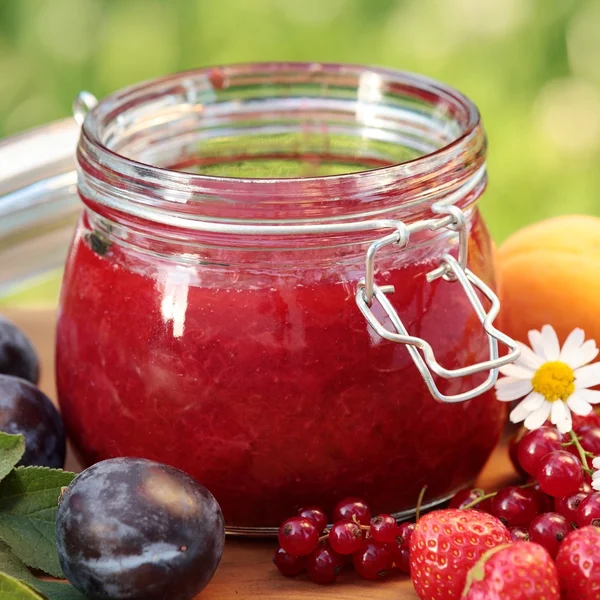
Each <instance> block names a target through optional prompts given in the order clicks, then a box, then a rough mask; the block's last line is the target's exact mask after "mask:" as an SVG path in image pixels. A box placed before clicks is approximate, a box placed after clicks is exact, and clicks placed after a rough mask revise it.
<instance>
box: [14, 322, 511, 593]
mask: <svg viewBox="0 0 600 600" xmlns="http://www.w3.org/2000/svg"><path fill="white" fill-rule="evenodd" d="M4 313H5V314H6V315H7V316H8V317H9V318H11V319H13V320H14V321H15V322H16V323H18V324H19V326H21V327H22V328H23V330H24V331H25V332H26V333H27V334H28V335H29V336H30V338H31V339H32V341H33V342H34V344H35V345H36V348H37V349H38V352H39V354H40V356H41V358H42V369H43V370H42V379H41V382H40V387H41V388H42V389H43V390H44V391H45V392H46V393H47V394H48V395H49V396H50V397H51V398H52V399H55V389H54V315H53V313H52V311H49V310H36V311H4ZM66 468H68V469H73V470H75V469H77V465H76V463H75V461H74V460H73V459H72V456H71V457H70V458H69V459H68V460H67V467H66ZM513 476H514V472H513V470H512V467H511V466H510V463H509V460H508V455H507V451H506V447H505V446H500V447H499V448H498V449H497V450H496V452H495V453H494V454H493V456H492V457H491V459H490V461H489V462H488V464H487V466H486V468H485V470H484V472H483V473H482V475H481V478H480V482H479V483H480V485H481V487H483V488H484V489H486V490H487V489H493V488H497V487H499V486H501V485H505V484H506V483H507V482H508V481H510V480H511V479H512V478H513ZM274 547H275V543H274V541H273V540H267V541H254V540H239V539H228V540H227V544H226V547H225V554H224V556H223V560H222V562H221V565H220V566H219V569H218V571H217V573H216V575H215V577H214V579H213V580H212V581H211V582H210V584H209V585H208V587H207V588H206V589H205V590H204V591H203V592H202V594H201V595H200V598H201V599H202V600H234V599H235V600H247V599H258V598H260V599H261V600H308V599H311V600H314V599H317V598H319V599H320V598H328V599H331V600H418V597H417V595H416V593H415V591H414V589H413V587H412V584H411V582H410V579H409V578H408V577H405V576H401V575H396V576H394V577H392V578H390V579H388V580H386V581H382V582H370V581H365V580H362V579H360V578H359V577H358V576H357V575H356V574H355V573H350V572H349V573H345V574H344V575H343V576H342V577H340V579H339V581H338V582H336V584H334V585H332V586H319V585H317V584H314V583H312V582H310V581H309V580H308V578H307V577H305V576H300V577H297V578H295V579H287V578H285V577H282V576H281V575H279V573H278V572H277V571H276V569H275V567H274V566H273V564H272V563H271V558H272V555H273V550H274Z"/></svg>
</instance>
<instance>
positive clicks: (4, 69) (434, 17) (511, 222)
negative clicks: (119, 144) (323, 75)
mask: <svg viewBox="0 0 600 600" xmlns="http://www.w3.org/2000/svg"><path fill="white" fill-rule="evenodd" d="M599 30H600V5H598V3H597V2H594V1H593V0H560V1H556V2H549V1H548V0H485V1H484V2H482V1H481V0H327V2H323V0H303V1H301V2H299V1H298V0H222V1H221V2H211V1H208V0H171V1H170V2H164V1H162V0H127V2H117V1H114V0H53V1H52V2H48V1H47V0H2V1H0V137H2V136H5V135H8V134H11V133H15V132H17V131H20V130H23V129H25V128H28V127H31V126H34V125H37V124H40V123H43V122H47V121H49V120H52V119H56V118H59V117H64V116H67V115H68V114H70V107H71V102H72V100H73V98H74V97H75V95H76V94H77V92H79V91H80V90H81V89H88V90H90V91H92V92H93V93H95V94H96V95H97V96H98V97H102V96H104V95H106V94H107V93H109V92H111V91H113V90H115V89H117V88H120V87H122V86H124V85H127V84H130V83H133V82H136V81H140V80H142V79H146V78H149V77H154V76H157V75H161V74H164V73H168V72H172V71H176V70H180V69H186V68H191V67H196V66H204V65H211V64H223V63H235V62H244V61H252V60H270V59H274V60H304V61H315V60H321V61H332V62H339V61H344V62H358V63H363V64H380V65H387V66H390V67H395V68H401V69H406V70H411V71H417V72H421V73H424V74H426V75H429V76H431V77H434V78H437V79H440V80H442V81H445V82H447V83H449V84H451V85H453V86H455V87H457V88H458V89H460V90H461V91H463V92H465V93H466V94H467V95H469V96H470V97H471V98H473V100H474V101H475V102H476V103H477V105H478V106H479V108H480V110H481V113H482V116H483V119H484V123H485V125H486V128H487V132H488V137H489V142H490V153H489V172H490V187H489V190H488V192H487V193H486V196H485V199H484V202H483V204H482V207H483V210H484V213H485V215H486V216H487V219H488V222H489V224H490V228H491V230H492V233H493V234H494V236H495V237H496V239H497V240H498V241H500V240H502V239H503V238H504V237H505V236H506V235H508V234H509V233H510V232H511V231H514V230H515V229H517V228H518V227H520V226H522V225H524V224H526V223H529V222H532V221H535V220H538V219H541V218H544V217H549V216H553V215H557V214H561V213H567V212H569V213H572V212H589V213H594V214H598V215H600V202H598V201H597V199H596V195H597V193H598V190H599V189H600V169H598V168H596V167H597V164H598V161H599V159H600V66H599V65H600V36H598V34H597V32H598V31H599Z"/></svg>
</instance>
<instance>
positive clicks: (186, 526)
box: [56, 458, 225, 600]
mask: <svg viewBox="0 0 600 600" xmlns="http://www.w3.org/2000/svg"><path fill="white" fill-rule="evenodd" d="M56 533H57V547H58V556H59V559H60V564H61V566H62V568H63V571H64V573H65V575H66V577H67V579H68V580H69V581H70V582H71V583H72V584H73V586H75V587H76V588H77V589H78V590H79V591H80V592H82V593H83V594H84V595H85V596H86V597H87V598H88V599H89V600H107V599H109V598H110V599H111V600H125V599H127V600H164V599H166V598H168V599H169V600H190V599H191V598H194V596H195V595H196V594H197V593H198V592H200V590H202V589H203V588H204V586H205V585H206V584H207V583H208V581H209V580H210V579H211V578H212V576H213V574H214V572H215V570H216V569H217V566H218V565H219V562H220V560H221V556H222V553H223V546H224V541H225V530H224V525H223V515H222V513H221V508H220V507H219V505H218V503H217V501H216V500H215V499H214V497H213V495H212V494H211V493H210V492H209V491H208V490H207V489H206V488H204V487H203V486H202V485H200V484H199V483H198V482H196V481H195V480H194V479H192V478H191V477H190V476H189V475H186V474H185V473H184V472H183V471H180V470H178V469H175V468H173V467H169V466H166V465H162V464H160V463H156V462H153V461H149V460H144V459H140V458H114V459H109V460H105V461H102V462H100V463H97V464H96V465H94V466H92V467H90V468H89V469H86V470H85V471H83V473H81V474H80V475H78V476H77V477H76V478H75V479H74V480H73V482H72V483H71V484H70V485H69V487H68V488H67V490H66V491H65V493H64V495H63V496H62V499H61V501H60V505H59V508H58V514H57V519H56Z"/></svg>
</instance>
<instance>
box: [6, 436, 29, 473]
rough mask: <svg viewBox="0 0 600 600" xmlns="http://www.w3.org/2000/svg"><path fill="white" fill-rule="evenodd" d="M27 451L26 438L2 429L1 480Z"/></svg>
mask: <svg viewBox="0 0 600 600" xmlns="http://www.w3.org/2000/svg"><path fill="white" fill-rule="evenodd" d="M24 453H25V438H24V437H23V436H22V435H21V434H20V433H18V434H16V435H12V434H10V433H4V432H3V431H0V481H1V480H2V479H4V478H5V477H6V476H7V475H8V474H9V473H10V472H11V471H12V470H13V467H14V466H15V465H16V464H17V463H18V462H19V461H20V460H21V457H22V456H23V454H24Z"/></svg>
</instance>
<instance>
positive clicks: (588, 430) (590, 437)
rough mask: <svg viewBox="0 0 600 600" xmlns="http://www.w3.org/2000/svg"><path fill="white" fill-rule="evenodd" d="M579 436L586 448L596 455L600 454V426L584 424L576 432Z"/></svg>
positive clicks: (580, 441)
mask: <svg viewBox="0 0 600 600" xmlns="http://www.w3.org/2000/svg"><path fill="white" fill-rule="evenodd" d="M576 433H577V435H578V437H579V443H580V444H581V445H582V446H583V449H584V450H587V451H588V452H591V453H592V454H594V455H595V456H597V455H599V454H600V427H599V426H597V425H583V426H582V427H580V428H579V430H578V431H577V432H576Z"/></svg>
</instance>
